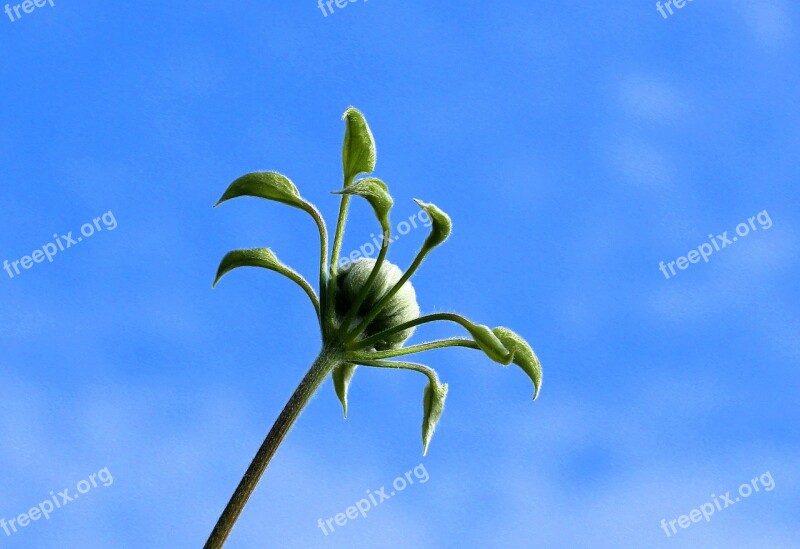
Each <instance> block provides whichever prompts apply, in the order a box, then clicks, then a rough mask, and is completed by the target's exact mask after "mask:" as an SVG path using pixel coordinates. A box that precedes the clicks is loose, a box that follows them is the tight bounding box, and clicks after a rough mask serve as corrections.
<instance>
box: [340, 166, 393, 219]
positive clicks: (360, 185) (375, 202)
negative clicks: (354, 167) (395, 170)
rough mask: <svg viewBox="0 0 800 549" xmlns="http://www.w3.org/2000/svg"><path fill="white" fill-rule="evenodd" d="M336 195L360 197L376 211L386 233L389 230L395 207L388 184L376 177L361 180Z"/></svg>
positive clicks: (376, 215)
mask: <svg viewBox="0 0 800 549" xmlns="http://www.w3.org/2000/svg"><path fill="white" fill-rule="evenodd" d="M334 194H350V195H358V196H360V197H362V198H364V199H366V200H367V202H369V204H370V206H372V209H373V210H374V211H375V217H377V218H378V221H380V223H381V227H382V228H383V230H384V232H387V231H388V230H389V211H390V210H391V209H392V205H394V201H393V200H392V197H391V196H390V195H389V188H388V187H387V186H386V183H384V182H383V181H381V180H380V179H377V178H375V177H367V178H365V179H359V180H358V181H356V182H355V183H353V184H352V185H350V186H349V187H348V188H347V189H345V190H343V191H337V192H335V193H334Z"/></svg>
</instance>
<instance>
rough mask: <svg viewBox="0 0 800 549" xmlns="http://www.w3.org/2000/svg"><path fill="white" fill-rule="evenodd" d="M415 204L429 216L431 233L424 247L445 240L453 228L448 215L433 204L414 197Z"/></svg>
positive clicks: (430, 246) (432, 246) (429, 246)
mask: <svg viewBox="0 0 800 549" xmlns="http://www.w3.org/2000/svg"><path fill="white" fill-rule="evenodd" d="M414 202H416V203H417V206H419V207H420V208H422V209H423V210H424V211H425V213H427V214H428V217H430V218H431V234H430V235H429V236H428V238H427V239H426V240H425V247H427V248H429V249H430V248H434V247H436V246H438V245H439V244H441V243H442V242H444V241H445V240H447V238H448V237H449V236H450V233H451V232H452V230H453V222H452V221H451V219H450V216H449V215H447V214H446V213H444V212H443V211H442V210H441V209H439V208H438V207H437V206H436V205H435V204H431V203H427V202H423V201H422V200H418V199H416V198H415V199H414Z"/></svg>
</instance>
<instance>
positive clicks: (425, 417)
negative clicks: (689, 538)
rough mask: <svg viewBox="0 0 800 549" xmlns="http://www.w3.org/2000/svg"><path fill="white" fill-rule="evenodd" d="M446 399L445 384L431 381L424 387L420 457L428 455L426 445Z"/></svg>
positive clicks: (431, 436) (434, 380) (440, 415)
mask: <svg viewBox="0 0 800 549" xmlns="http://www.w3.org/2000/svg"><path fill="white" fill-rule="evenodd" d="M445 398H447V383H439V381H438V380H436V379H431V380H430V381H429V382H428V384H427V385H426V386H425V394H424V395H423V397H422V455H423V456H424V455H426V454H427V453H428V445H429V444H430V442H431V438H433V433H434V431H435V430H436V424H437V423H438V422H439V418H440V417H442V412H443V411H444V400H445Z"/></svg>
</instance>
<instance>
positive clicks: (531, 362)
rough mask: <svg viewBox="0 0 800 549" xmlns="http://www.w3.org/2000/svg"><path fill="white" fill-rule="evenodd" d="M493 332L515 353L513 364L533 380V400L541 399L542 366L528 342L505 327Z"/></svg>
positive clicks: (499, 327)
mask: <svg viewBox="0 0 800 549" xmlns="http://www.w3.org/2000/svg"><path fill="white" fill-rule="evenodd" d="M492 332H493V333H494V335H496V336H497V338H498V339H499V340H500V341H501V342H502V343H503V345H505V346H506V348H508V349H509V350H512V351H513V353H512V354H513V357H512V362H513V363H514V364H516V365H517V366H519V367H520V368H522V370H523V371H524V372H525V373H526V374H528V377H530V378H531V381H532V382H533V388H534V393H533V400H536V399H537V398H538V397H539V390H540V389H541V388H542V365H541V363H540V362H539V357H537V356H536V353H534V352H533V349H532V348H531V346H530V345H528V342H527V341H525V340H524V339H522V337H520V336H519V335H518V334H517V333H516V332H514V331H512V330H509V329H508V328H504V327H503V326H498V327H497V328H495V329H494V330H492Z"/></svg>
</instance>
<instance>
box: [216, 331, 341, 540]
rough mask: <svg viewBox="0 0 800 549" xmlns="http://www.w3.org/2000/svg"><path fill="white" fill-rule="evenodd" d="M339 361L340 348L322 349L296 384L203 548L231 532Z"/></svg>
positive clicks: (224, 538)
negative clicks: (293, 428)
mask: <svg viewBox="0 0 800 549" xmlns="http://www.w3.org/2000/svg"><path fill="white" fill-rule="evenodd" d="M341 362H342V357H341V354H340V352H339V351H337V350H336V349H331V348H325V347H324V348H323V349H322V351H321V352H320V354H319V356H318V357H317V359H316V360H315V361H314V364H312V366H311V368H310V369H309V370H308V373H306V375H305V377H304V378H303V380H302V381H301V382H300V385H298V386H297V389H295V391H294V393H293V394H292V396H291V397H290V398H289V401H288V402H287V403H286V406H284V408H283V411H281V413H280V415H279V416H278V419H277V420H276V421H275V424H274V425H273V426H272V429H270V431H269V434H268V435H267V438H266V440H264V443H263V444H262V445H261V448H259V450H258V453H257V454H256V456H255V457H254V458H253V461H252V463H251V464H250V467H248V469H247V472H246V473H245V474H244V477H243V478H242V481H241V482H240V483H239V486H238V487H237V488H236V491H235V492H234V493H233V496H232V497H231V500H230V501H229V502H228V505H227V506H226V507H225V510H224V511H223V512H222V515H221V516H220V518H219V520H218V521H217V524H216V526H215V527H214V530H213V531H212V532H211V535H210V536H209V538H208V541H207V542H206V544H205V546H204V548H205V549H220V548H221V547H222V546H223V544H224V543H225V540H226V539H227V538H228V535H230V533H231V530H232V529H233V526H234V524H235V523H236V520H237V519H238V518H239V515H240V514H241V512H242V510H243V509H244V506H245V505H246V504H247V500H248V499H250V496H251V495H252V494H253V492H254V491H255V488H256V485H257V484H258V481H259V480H260V479H261V476H262V475H263V474H264V471H265V470H266V469H267V465H269V462H270V460H271V459H272V457H273V456H274V455H275V452H276V451H277V450H278V447H279V446H280V445H281V442H283V439H284V438H285V437H286V435H287V433H288V432H289V430H290V429H291V428H292V425H294V422H295V421H296V420H297V418H298V417H300V412H302V411H303V408H305V407H306V405H307V404H308V403H309V401H310V400H311V397H312V396H313V395H314V393H315V392H316V391H317V389H318V388H319V386H320V385H322V382H323V381H325V378H326V377H327V376H328V374H329V373H330V372H331V370H333V368H334V367H335V366H337V365H338V364H339V363H341Z"/></svg>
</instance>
